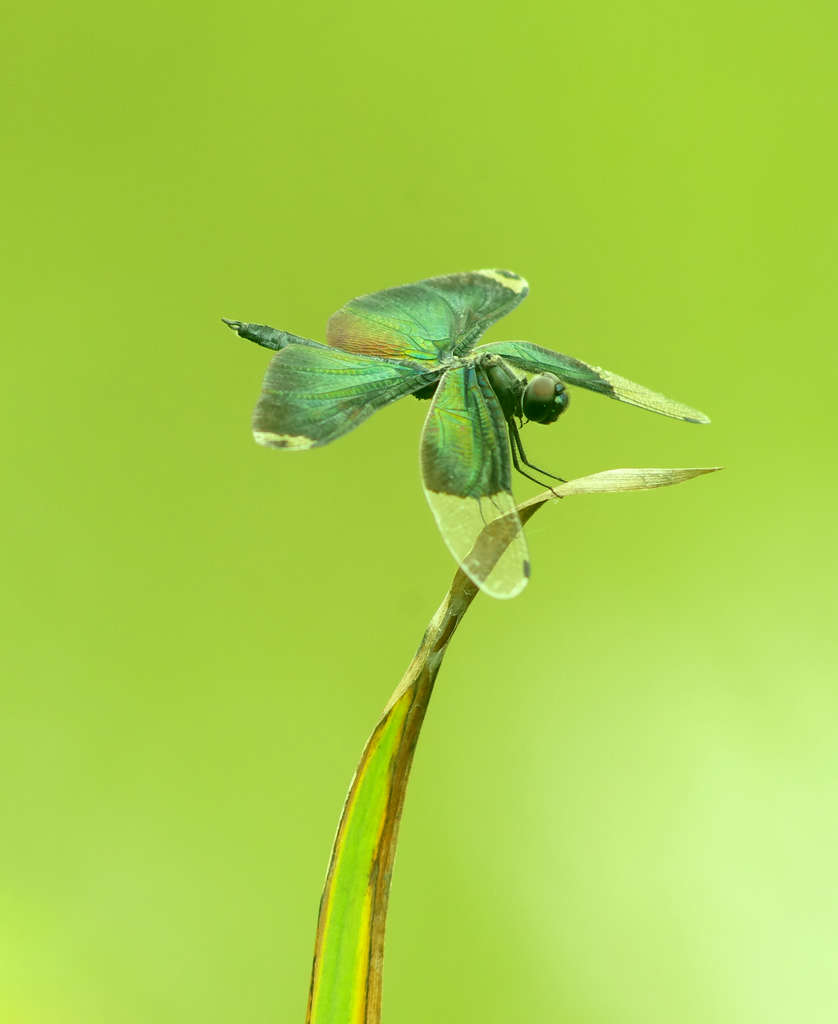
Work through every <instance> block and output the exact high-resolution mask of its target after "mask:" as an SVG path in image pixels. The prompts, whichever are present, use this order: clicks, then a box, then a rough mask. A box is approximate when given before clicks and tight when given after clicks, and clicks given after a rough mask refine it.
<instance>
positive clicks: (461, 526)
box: [421, 365, 530, 597]
mask: <svg viewBox="0 0 838 1024" xmlns="http://www.w3.org/2000/svg"><path fill="white" fill-rule="evenodd" d="M421 463H422V479H423V484H424V488H425V496H426V497H427V499H428V502H429V504H430V506H431V510H432V511H433V514H434V517H435V519H436V522H437V526H438V527H439V529H440V532H441V533H442V536H443V539H444V540H445V543H446V544H447V545H448V547H449V549H450V551H451V554H452V555H453V556H454V558H455V559H456V560H457V562H458V563H459V564H460V566H461V568H462V569H463V571H464V572H465V573H466V574H467V575H468V576H469V577H470V578H471V579H472V580H473V581H474V582H475V583H476V584H477V585H478V586H479V587H480V589H481V590H484V591H485V592H486V593H487V594H491V596H492V597H514V596H515V595H516V594H518V593H520V591H521V590H523V588H524V587H525V586H526V583H527V580H528V578H529V572H530V565H529V557H528V555H527V543H526V540H525V539H524V533H523V530H522V529H521V521H520V519H519V518H518V513H517V511H516V509H515V499H514V498H513V496H512V491H511V479H510V477H511V470H510V460H509V447H508V439H507V431H506V421H505V420H504V417H503V412H502V411H501V407H500V404H499V402H498V400H497V398H496V397H495V393H494V391H493V390H492V387H491V385H490V384H489V381H488V380H487V378H486V375H485V373H484V372H483V371H482V370H481V369H480V368H479V367H476V366H474V365H471V366H464V367H458V368H456V369H452V370H449V371H448V372H447V373H446V374H445V376H444V377H443V378H442V380H441V381H440V384H439V387H438V388H437V391H436V394H435V396H434V399H433V402H432V404H431V408H430V410H429V411H428V417H427V419H426V420H425V426H424V429H423V431H422V443H421ZM490 525H491V529H490V530H488V531H487V532H486V533H484V530H485V529H486V527H487V526H490ZM478 538H479V540H478ZM504 544H506V546H505V547H504ZM499 551H501V552H502V553H501V554H500V556H498V552H499Z"/></svg>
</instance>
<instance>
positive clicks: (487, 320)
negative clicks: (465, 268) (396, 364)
mask: <svg viewBox="0 0 838 1024" xmlns="http://www.w3.org/2000/svg"><path fill="white" fill-rule="evenodd" d="M527 291H528V288H527V282H526V281H525V280H524V279H523V277H519V276H518V275H517V274H513V273H512V271H511V270H475V271H472V272H470V273H466V274H448V275H446V276H444V277H430V278H428V279H427V280H425V281H417V282H416V283H415V284H405V285H402V286H401V287H399V288H388V289H387V290H386V291H383V292H373V294H372V295H362V296H361V297H360V298H358V299H353V300H352V301H351V302H348V303H347V304H346V305H345V306H344V307H343V308H342V309H339V310H338V311H337V313H335V314H334V315H333V316H332V317H331V319H330V320H329V324H328V327H327V329H326V340H327V341H328V343H329V344H330V345H333V346H334V347H335V348H341V349H345V350H346V351H347V352H362V353H364V354H365V355H372V356H383V357H387V358H393V359H417V360H420V361H424V362H427V361H429V360H432V361H434V362H438V361H439V360H441V359H445V358H446V357H447V356H451V355H452V354H453V355H462V354H463V353H464V352H467V351H468V350H469V349H470V348H471V347H472V345H474V344H475V342H476V341H477V340H478V338H479V337H480V335H481V334H483V332H484V331H485V330H486V328H487V327H489V326H490V325H491V324H493V323H494V322H495V321H496V320H498V319H500V317H502V316H504V315H505V314H506V313H508V312H509V311H510V310H512V309H514V308H515V307H516V306H517V305H518V303H519V302H521V301H522V300H523V299H524V298H525V297H526V294H527Z"/></svg>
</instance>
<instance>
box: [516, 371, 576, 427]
mask: <svg viewBox="0 0 838 1024" xmlns="http://www.w3.org/2000/svg"><path fill="white" fill-rule="evenodd" d="M569 402H570V395H569V394H568V393H567V391H566V390H565V386H564V384H562V382H561V381H560V380H559V378H558V377H557V376H556V375H555V373H541V374H539V375H538V376H537V377H533V379H532V380H531V381H530V382H529V384H527V387H526V390H525V391H524V400H523V403H522V404H523V409H524V416H525V417H526V418H527V419H528V420H532V421H533V422H534V423H555V422H556V420H557V419H558V418H559V416H560V415H561V414H562V413H563V412H564V411H565V409H566V408H567V406H568V403H569Z"/></svg>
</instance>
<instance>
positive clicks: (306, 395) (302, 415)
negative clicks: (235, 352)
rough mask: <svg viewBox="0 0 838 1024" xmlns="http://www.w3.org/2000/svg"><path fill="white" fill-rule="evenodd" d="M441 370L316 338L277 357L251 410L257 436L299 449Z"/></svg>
mask: <svg viewBox="0 0 838 1024" xmlns="http://www.w3.org/2000/svg"><path fill="white" fill-rule="evenodd" d="M440 372H441V371H440V370H439V369H437V370H430V371H425V370H424V369H423V367H421V366H416V365H410V364H408V363H398V362H396V361H393V360H384V359H373V358H370V357H369V356H363V355H356V354H353V353H349V352H341V351H340V350H339V349H333V348H328V347H327V346H325V345H318V344H316V343H315V342H306V343H305V344H289V345H287V347H286V348H282V349H281V350H280V351H279V352H277V354H276V355H275V356H274V357H273V359H272V360H271V362H270V365H269V366H268V372H267V373H266V374H265V381H264V384H263V385H262V394H261V396H260V398H259V401H258V403H257V404H256V408H255V410H254V412H253V436H254V437H255V439H256V440H257V441H258V442H259V444H264V445H268V446H269V447H271V448H288V449H291V450H292V451H293V450H296V451H301V450H304V449H307V448H316V447H318V446H319V445H322V444H328V442H329V441H334V439H335V438H336V437H340V436H341V435H342V434H346V433H348V432H349V431H350V430H353V429H354V428H355V427H357V426H358V425H359V424H360V423H363V421H364V420H365V419H366V418H367V417H368V416H371V415H372V413H374V412H375V411H376V409H380V408H382V407H383V406H385V405H389V404H390V402H394V401H395V400H396V399H397V398H402V397H403V396H404V395H409V394H412V393H413V392H414V391H418V390H420V389H421V388H423V387H427V386H428V384H432V383H433V382H434V381H435V380H437V379H438V378H439V375H440Z"/></svg>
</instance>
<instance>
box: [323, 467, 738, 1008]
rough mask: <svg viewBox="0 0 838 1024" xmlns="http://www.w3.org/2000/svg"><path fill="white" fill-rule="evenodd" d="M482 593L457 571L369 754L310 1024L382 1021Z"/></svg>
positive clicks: (529, 504) (562, 491) (484, 545)
mask: <svg viewBox="0 0 838 1024" xmlns="http://www.w3.org/2000/svg"><path fill="white" fill-rule="evenodd" d="M718 468H720V467H712V468H702V469H611V470H606V471H605V472H602V473H594V474H592V475H591V476H584V477H580V478H579V479H577V480H569V481H568V482H567V483H564V484H561V485H560V486H558V487H557V488H556V492H555V493H553V492H552V491H545V492H543V493H542V494H540V495H538V496H537V497H535V498H531V499H530V500H529V501H526V502H524V503H523V504H522V505H520V506H519V507H518V515H519V516H520V519H521V521H522V522H526V521H527V520H528V519H529V518H530V517H531V516H533V515H534V514H535V513H536V512H537V511H538V509H539V508H541V507H542V506H543V505H545V504H546V503H547V502H549V501H551V500H553V499H555V498H556V496H557V495H558V496H561V497H565V496H570V495H573V494H607V493H610V492H618V491H635V490H645V489H648V488H653V487H666V486H668V485H670V484H676V483H682V482H683V481H685V480H690V479H692V478H693V477H696V476H701V475H702V474H704V473H712V472H714V471H715V470H716V469H718ZM515 532H516V531H510V530H508V529H504V518H503V517H501V518H499V519H497V520H495V521H494V522H491V523H490V524H489V525H488V526H487V527H486V529H484V531H483V533H482V534H481V535H480V537H478V539H477V542H476V544H475V549H474V550H475V553H476V554H475V557H479V558H480V559H481V560H482V561H484V562H485V563H486V564H487V565H490V563H491V564H494V562H496V561H497V560H498V559H499V558H500V557H501V555H502V554H503V552H504V551H505V549H506V547H507V545H508V544H509V542H510V540H511V539H513V537H514V535H515ZM470 557H471V556H470ZM477 593H478V590H477V586H476V585H475V584H474V583H473V582H472V581H471V580H470V579H469V577H468V576H466V575H465V573H464V572H463V571H462V570H458V571H457V574H456V575H455V577H454V580H453V582H452V584H451V587H450V589H449V591H448V593H447V594H446V595H445V598H444V599H443V601H442V604H441V605H440V606H439V608H438V609H437V612H436V614H435V615H434V617H433V619H432V620H431V622H430V624H429V626H428V628H427V630H426V631H425V635H424V637H423V638H422V643H421V644H420V645H419V649H418V651H417V652H416V654H415V655H414V657H413V660H412V661H411V663H410V665H409V666H408V669H407V671H406V672H405V674H404V676H403V678H402V681H401V682H400V684H399V686H398V687H397V688H396V691H395V692H394V694H393V696H392V697H391V698H390V702H389V703H388V704H387V707H386V708H385V709H384V712H383V714H382V716H381V718H380V720H379V722H378V725H377V726H376V727H375V729H374V731H373V733H372V735H371V736H370V738H369V740H368V741H367V745H366V746H365V747H364V752H363V754H362V755H361V760H360V763H359V764H358V768H357V770H356V772H355V776H354V778H353V780H352V784H351V786H350V789H349V794H348V796H347V798H346V803H345V804H344V807H343V813H342V814H341V819H340V824H339V825H338V832H337V835H336V837H335V842H334V846H333V848H332V856H331V861H330V863H329V870H328V873H327V875H326V885H325V888H324V890H323V896H322V899H321V901H320V915H319V918H318V923H317V938H316V941H315V949H314V965H313V967H312V976H311V987H310V991H309V1003H308V1013H307V1015H306V1022H307V1024H379V1022H380V1020H381V978H382V969H383V963H384V927H385V922H386V916H387V901H388V897H389V891H390V876H391V873H392V869H393V859H394V857H395V853H396V840H397V838H398V829H399V821H400V819H401V812H402V807H403V805H404V797H405V792H406V789H407V781H408V777H409V774H410V767H411V764H412V761H413V752H414V750H415V749H416V743H417V741H418V739H419V731H420V729H421V727H422V722H423V721H424V718H425V712H426V710H427V707H428V702H429V700H430V698H431V693H432V692H433V687H434V682H435V680H436V676H437V673H438V672H439V667H440V665H441V663H442V659H443V656H444V655H445V651H446V649H447V647H448V643H449V641H450V640H451V637H452V636H453V634H454V631H455V630H456V628H457V626H458V625H459V623H460V621H461V619H462V617H463V615H464V614H465V612H466V610H467V609H468V606H469V605H470V604H471V602H472V600H473V599H474V597H475V595H476V594H477Z"/></svg>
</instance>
